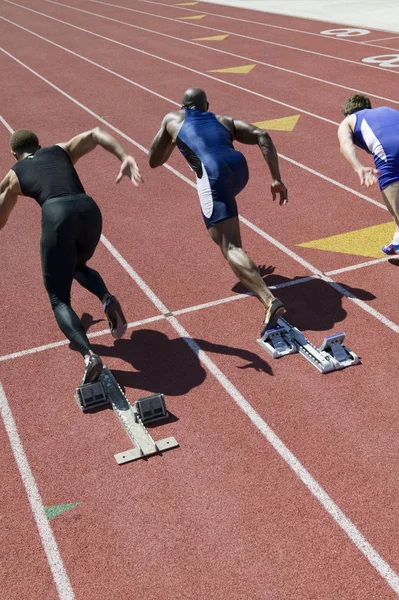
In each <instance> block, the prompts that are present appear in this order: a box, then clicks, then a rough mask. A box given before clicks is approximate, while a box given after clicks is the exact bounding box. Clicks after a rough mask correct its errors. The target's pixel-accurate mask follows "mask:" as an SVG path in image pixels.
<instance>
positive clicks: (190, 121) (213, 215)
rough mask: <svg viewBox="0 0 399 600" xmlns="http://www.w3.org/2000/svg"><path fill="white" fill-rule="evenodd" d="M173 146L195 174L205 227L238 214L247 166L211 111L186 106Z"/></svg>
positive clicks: (228, 132) (228, 134)
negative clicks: (237, 198)
mask: <svg viewBox="0 0 399 600" xmlns="http://www.w3.org/2000/svg"><path fill="white" fill-rule="evenodd" d="M176 145H177V147H178V148H179V150H180V152H181V153H182V154H183V156H184V158H185V159H186V160H187V162H188V164H189V165H190V167H191V169H192V170H193V171H194V172H195V174H196V177H197V190H198V196H199V199H200V204H201V210H202V215H203V218H204V221H205V225H206V226H207V228H209V227H212V225H214V224H215V223H219V222H220V221H224V220H226V219H230V218H232V217H236V216H237V215H238V211H237V203H236V199H235V198H236V196H237V195H238V194H239V193H240V192H241V191H242V190H243V189H244V187H245V186H246V184H247V182H248V177H249V174H248V165H247V161H246V160H245V157H244V155H243V154H241V152H238V151H237V150H235V149H234V146H233V136H232V134H231V132H230V131H229V130H228V129H227V127H225V126H224V125H222V124H221V123H220V122H219V121H218V119H217V118H216V117H215V115H214V114H213V113H211V112H206V111H201V110H194V109H191V108H190V109H188V108H186V109H185V119H184V122H183V125H182V127H181V129H180V131H179V134H178V136H177V139H176Z"/></svg>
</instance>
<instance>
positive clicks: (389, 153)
mask: <svg viewBox="0 0 399 600" xmlns="http://www.w3.org/2000/svg"><path fill="white" fill-rule="evenodd" d="M355 115H356V124H355V128H354V131H353V142H354V144H356V146H358V147H359V148H362V149H363V150H366V152H369V153H370V154H372V155H373V157H374V161H375V165H376V167H377V169H378V170H379V171H380V172H381V175H380V177H379V182H380V186H381V189H384V188H385V187H387V186H388V185H390V184H391V183H393V182H394V181H398V180H399V110H396V109H394V108H390V107H388V106H381V107H378V108H366V109H363V110H359V111H358V112H356V113H355Z"/></svg>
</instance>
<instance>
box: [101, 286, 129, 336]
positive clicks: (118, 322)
mask: <svg viewBox="0 0 399 600" xmlns="http://www.w3.org/2000/svg"><path fill="white" fill-rule="evenodd" d="M103 307H104V312H105V316H106V317H107V319H108V325H109V328H110V330H111V334H112V336H113V337H114V338H115V339H116V340H118V339H119V338H121V337H123V336H124V335H125V333H126V329H127V322H126V319H125V315H124V314H123V311H122V308H121V305H120V304H119V302H118V300H117V299H116V298H115V296H108V297H107V299H106V300H105V302H104V304H103Z"/></svg>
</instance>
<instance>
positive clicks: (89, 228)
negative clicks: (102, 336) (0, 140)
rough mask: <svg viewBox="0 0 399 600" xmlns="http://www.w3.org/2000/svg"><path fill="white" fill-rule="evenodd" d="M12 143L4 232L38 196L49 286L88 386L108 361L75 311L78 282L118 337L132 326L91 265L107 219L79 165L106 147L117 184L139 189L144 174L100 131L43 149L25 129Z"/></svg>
mask: <svg viewBox="0 0 399 600" xmlns="http://www.w3.org/2000/svg"><path fill="white" fill-rule="evenodd" d="M10 144H11V151H12V154H13V156H14V158H16V160H17V162H16V164H15V165H14V166H13V167H12V168H11V170H10V171H9V172H8V173H7V175H6V176H5V178H4V179H3V181H2V182H1V184H0V229H2V228H3V227H4V225H5V224H6V223H7V220H8V217H9V216H10V213H11V211H12V210H13V208H14V206H15V204H16V202H17V199H18V196H29V197H31V198H34V199H35V200H36V201H37V202H38V203H39V205H40V206H41V208H42V235H41V240H40V251H41V262H42V271H43V280H44V285H45V287H46V290H47V293H48V295H49V298H50V302H51V306H52V308H53V311H54V316H55V318H56V321H57V323H58V326H59V327H60V329H61V331H62V332H63V334H64V335H65V336H66V337H67V338H68V339H69V340H70V341H71V342H72V343H73V344H74V345H75V346H76V348H77V349H78V350H79V351H80V353H81V354H82V355H83V357H84V359H85V367H86V368H85V373H84V376H83V379H82V382H81V384H82V385H83V384H84V383H89V382H90V381H95V380H96V379H97V378H98V377H99V375H100V373H101V370H102V361H101V359H100V357H99V356H98V355H97V354H95V353H94V352H93V350H92V348H91V345H90V342H89V340H88V338H87V335H86V333H85V330H84V327H83V323H82V322H81V320H80V319H79V317H78V316H77V314H76V313H75V312H74V311H73V310H72V308H71V303H70V294H71V286H72V280H73V279H76V281H78V282H79V283H80V285H82V286H83V287H84V288H86V289H87V290H89V292H91V293H92V294H94V295H95V296H97V298H98V299H99V300H100V301H101V302H102V304H103V308H104V311H105V315H106V317H107V319H108V323H109V326H110V329H111V333H112V335H113V337H114V338H120V337H122V336H123V335H124V333H125V331H126V326H127V323H126V319H125V317H124V315H123V312H122V308H121V306H120V304H119V302H118V300H117V299H116V298H115V296H112V295H111V294H110V293H109V291H108V289H107V287H106V285H105V283H104V281H103V279H102V277H101V275H100V274H99V273H97V271H95V270H94V269H90V268H89V267H88V266H87V264H86V263H87V261H88V260H89V259H90V258H91V257H92V256H93V254H94V251H95V249H96V247H97V244H98V242H99V240H100V236H101V229H102V216H101V212H100V209H99V207H98V206H97V204H96V203H95V202H94V200H93V199H92V198H91V197H90V196H87V194H86V193H85V190H84V188H83V186H82V184H81V182H80V179H79V176H78V174H77V172H76V170H75V168H74V164H75V163H76V162H77V161H78V160H79V158H81V157H82V156H84V155H85V154H87V153H88V152H91V151H92V150H94V148H96V146H101V147H102V148H104V149H105V150H107V151H108V152H110V153H111V154H114V155H115V156H116V157H117V158H119V160H120V161H121V162H122V165H121V168H120V171H119V174H118V177H117V178H116V182H117V183H118V182H119V181H120V180H121V179H122V177H123V176H124V175H127V176H128V177H129V178H130V179H131V181H132V183H133V184H134V185H136V186H137V185H138V183H139V182H140V181H141V180H142V179H141V175H140V172H139V169H138V166H137V164H136V161H135V160H134V158H133V157H132V156H130V155H128V154H127V153H126V152H125V150H124V149H123V147H122V146H121V144H120V143H119V142H117V141H116V140H115V139H114V138H113V137H112V136H111V135H109V134H108V133H107V132H105V131H102V130H101V129H100V128H99V127H97V128H95V129H92V130H91V131H86V132H84V133H81V134H79V135H77V136H75V137H74V138H72V139H71V140H70V141H69V142H66V143H63V144H56V145H55V146H49V147H47V148H41V147H40V145H39V140H38V138H37V135H36V134H35V133H33V131H30V130H28V129H19V130H18V131H15V132H14V133H13V134H12V136H11V141H10Z"/></svg>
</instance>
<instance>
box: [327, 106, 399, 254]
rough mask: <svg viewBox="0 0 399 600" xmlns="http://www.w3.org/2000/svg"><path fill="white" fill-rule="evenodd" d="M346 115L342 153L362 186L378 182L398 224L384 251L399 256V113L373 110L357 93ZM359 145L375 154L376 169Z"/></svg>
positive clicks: (383, 108)
mask: <svg viewBox="0 0 399 600" xmlns="http://www.w3.org/2000/svg"><path fill="white" fill-rule="evenodd" d="M342 114H343V115H344V117H345V119H344V120H343V121H342V123H341V125H340V126H339V128H338V138H339V142H340V149H341V153H342V154H343V155H344V157H345V158H346V160H347V161H348V162H349V164H350V165H351V166H352V167H353V169H354V170H355V171H356V173H357V174H358V175H359V178H360V183H361V184H362V185H365V186H366V187H370V186H371V185H373V183H376V182H377V181H378V183H379V185H380V189H381V192H382V197H383V199H384V202H385V204H386V206H387V208H388V210H389V212H390V213H391V215H392V216H393V219H394V221H395V224H396V230H395V234H394V236H393V240H392V242H391V243H390V244H388V246H383V247H382V251H383V252H384V254H389V255H392V254H399V110H396V109H394V108H389V107H387V106H381V107H379V108H371V102H370V100H369V99H368V98H367V97H366V96H363V95H361V94H355V95H354V96H352V97H351V98H349V99H348V100H347V101H346V102H345V104H344V106H343V107H342ZM355 145H356V146H358V147H359V148H362V149H363V150H365V151H366V152H368V153H369V154H372V155H373V158H374V163H375V168H373V167H364V166H363V165H362V164H361V163H360V162H359V160H358V158H357V154H356V149H355Z"/></svg>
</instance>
